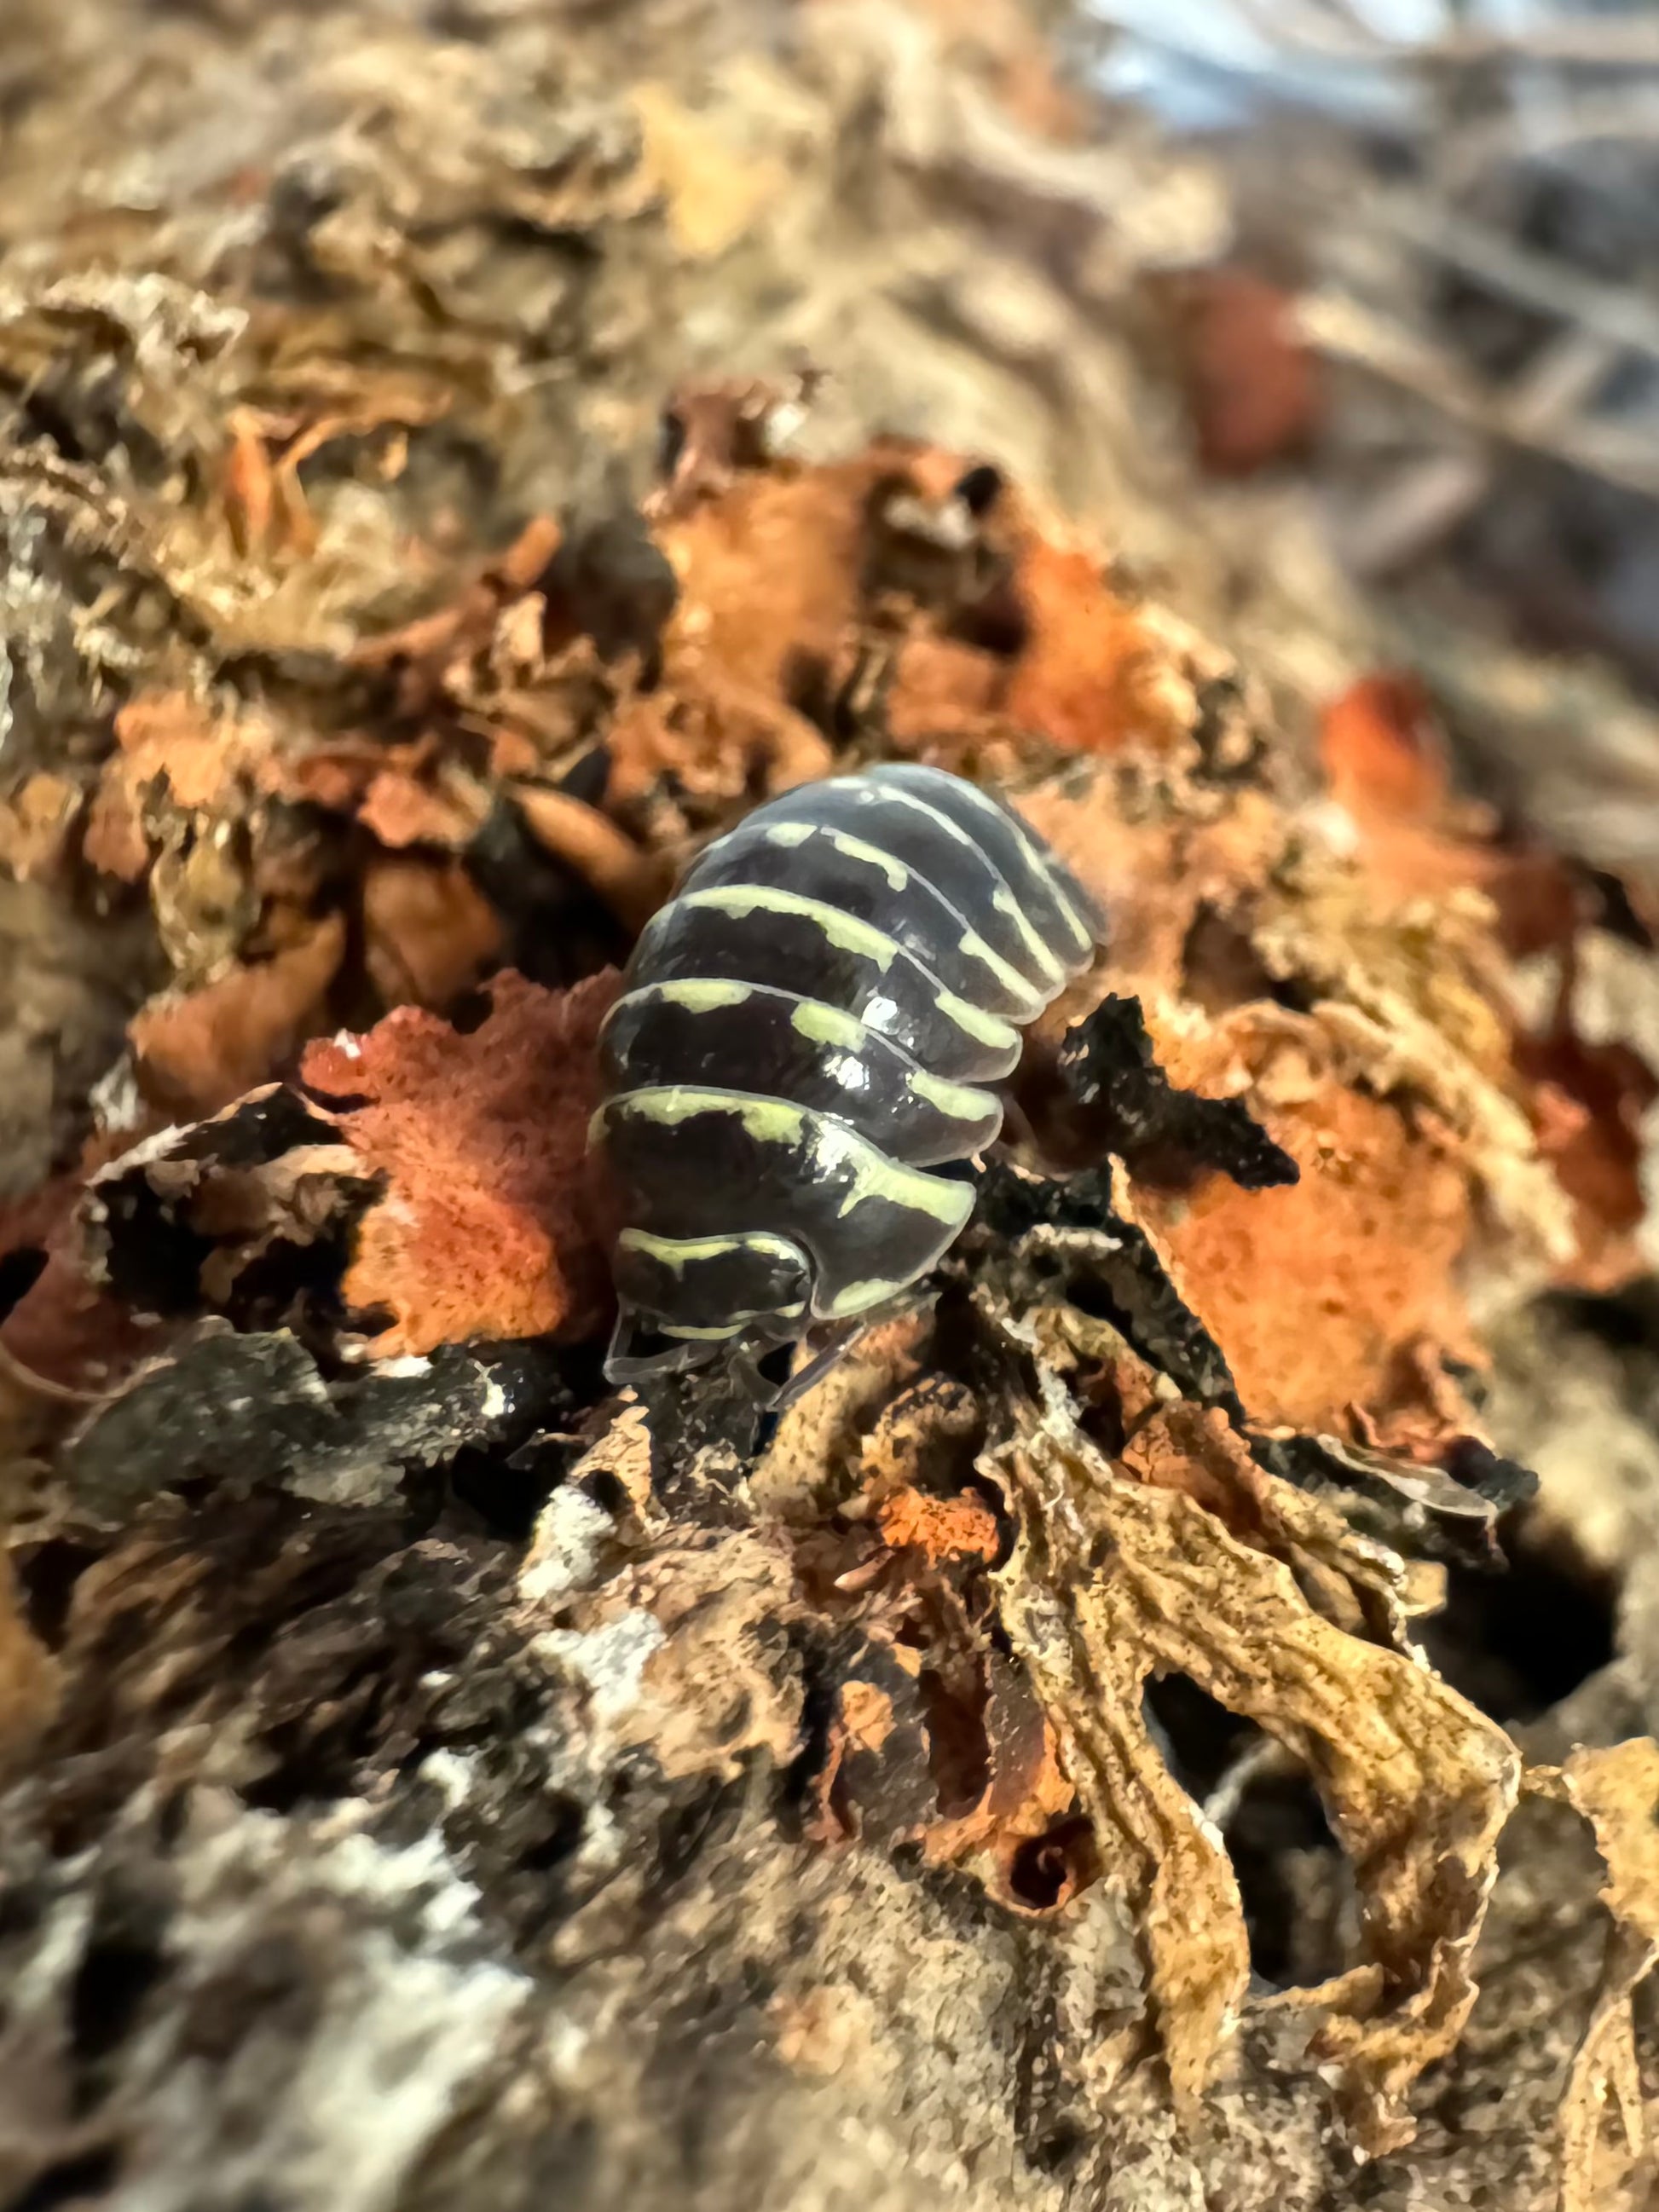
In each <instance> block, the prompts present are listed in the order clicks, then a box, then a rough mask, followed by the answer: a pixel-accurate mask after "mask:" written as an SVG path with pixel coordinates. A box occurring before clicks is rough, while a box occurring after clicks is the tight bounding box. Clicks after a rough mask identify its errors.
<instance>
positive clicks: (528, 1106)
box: [301, 970, 617, 1358]
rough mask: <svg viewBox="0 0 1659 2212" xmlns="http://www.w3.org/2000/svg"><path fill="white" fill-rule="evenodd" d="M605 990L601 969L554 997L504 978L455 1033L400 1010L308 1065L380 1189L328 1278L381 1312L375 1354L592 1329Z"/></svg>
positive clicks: (603, 1273) (308, 1059)
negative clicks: (479, 1013) (591, 1135)
mask: <svg viewBox="0 0 1659 2212" xmlns="http://www.w3.org/2000/svg"><path fill="white" fill-rule="evenodd" d="M616 986H617V979H616V976H615V975H614V973H612V972H611V971H609V970H607V971H606V973H605V974H604V975H594V976H590V977H589V978H588V979H587V981H585V982H582V983H579V984H577V985H576V986H575V987H574V989H573V990H570V991H566V992H562V993H558V992H552V991H544V990H543V989H541V988H540V987H538V985H536V984H534V983H530V982H527V981H526V980H525V978H524V977H523V976H521V975H502V976H500V977H498V978H497V979H496V981H495V982H494V983H493V984H492V985H491V986H490V990H489V996H490V1011H489V1016H488V1018H486V1019H485V1020H484V1021H483V1023H482V1024H480V1025H479V1027H478V1028H477V1030H473V1031H472V1032H471V1034H470V1035H466V1036H462V1035H460V1034H459V1033H458V1032H457V1031H456V1030H453V1029H451V1028H450V1027H449V1026H448V1025H447V1024H446V1023H444V1022H442V1021H440V1020H439V1019H438V1018H436V1017H435V1015H432V1014H428V1013H423V1012H416V1011H414V1010H412V1009H410V1008H407V1007H405V1008H400V1009H399V1010H398V1012H395V1013H392V1014H390V1015H388V1016H387V1017H386V1020H385V1021H383V1022H381V1023H380V1024H379V1025H378V1026H377V1027H376V1028H374V1029H373V1030H369V1031H368V1034H367V1035H366V1036H362V1037H356V1038H347V1039H337V1040H334V1041H332V1042H328V1041H322V1042H317V1043H314V1044H313V1045H312V1046H311V1047H310V1048H309V1049H308V1050H307V1053H306V1055H305V1058H304V1060H303V1061H302V1063H301V1080H302V1082H303V1083H304V1085H306V1086H307V1089H309V1090H310V1091H313V1092H314V1093H315V1094H316V1095H317V1096H318V1097H320V1098H321V1099H322V1100H323V1101H324V1103H329V1102H330V1101H331V1100H341V1101H344V1102H349V1103H345V1104H343V1106H342V1108H341V1109H340V1110H339V1112H338V1115H337V1119H338V1121H339V1125H340V1129H341V1133H342V1135H343V1138H344V1140H345V1142H346V1143H347V1144H348V1145H349V1146H350V1147H351V1148H352V1150H353V1151H354V1152H356V1153H357V1155H358V1157H359V1158H361V1159H362V1162H363V1164H364V1167H365V1170H367V1171H368V1172H369V1173H371V1174H374V1175H380V1176H384V1177H385V1178H386V1189H385V1194H384V1196H383V1197H382V1198H381V1199H380V1201H379V1202H378V1204H376V1205H375V1206H373V1207H372V1208H371V1209H370V1211H369V1212H368V1214H367V1215H366V1217H365V1218H364V1219H363V1221H362V1225H361V1226H360V1228H359V1231H358V1234H357V1241H356V1250H355V1252H354V1255H353V1257H352V1261H351V1264H350V1266H349V1268H348V1270H347V1273H346V1276H345V1282H344V1291H345V1295H346V1297H347V1299H348V1300H349V1303H350V1304H351V1305H352V1306H353V1307H354V1308H356V1310H358V1311H359V1312H362V1313H367V1314H377V1315H380V1314H384V1315H388V1316H391V1320H390V1325H389V1326H388V1327H386V1328H384V1329H383V1330H382V1331H381V1333H380V1334H379V1335H378V1336H377V1337H376V1338H375V1339H374V1343H373V1345H372V1346H371V1349H372V1351H373V1352H374V1353H375V1355H376V1356H377V1357H380V1358H392V1357H395V1356H397V1355H398V1354H400V1353H404V1352H430V1351H432V1350H434V1349H435V1347H436V1346H438V1345H441V1344H454V1343H465V1342H469V1341H473V1340H481V1339H501V1338H514V1337H526V1336H541V1335H544V1334H553V1333H557V1334H562V1335H564V1336H567V1337H576V1336H580V1335H583V1334H588V1333H590V1332H592V1330H593V1329H595V1328H597V1327H598V1326H599V1322H600V1321H601V1319H602V1317H603V1315H604V1312H605V1306H606V1304H607V1301H608V1298H609V1285H608V1272H607V1266H606V1254H607V1251H608V1249H609V1245H610V1242H611V1222H610V1219H609V1208H608V1204H607V1199H606V1194H605V1189H604V1187H603V1185H602V1183H601V1182H600V1181H599V1178H598V1177H597V1176H596V1175H595V1174H594V1172H593V1171H592V1169H591V1168H590V1167H589V1166H588V1165H587V1164H586V1150H587V1124H588V1121H589V1119H590V1117H591V1116H592V1113H593V1111H594V1109H595V1108H596V1106H597V1105H598V1103H599V1098H598V1080H599V1079H598V1067H597V1054H596V1051H595V1045H596V1042H597V1039H598V1036H599V1024H600V1023H601V1022H602V1021H603V1019H604V1018H605V1012H606V1011H607V1010H608V1008H609V1007H610V1006H611V1001H612V1000H613V998H614V997H615V995H616Z"/></svg>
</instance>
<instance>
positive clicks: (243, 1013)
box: [127, 915, 345, 1119]
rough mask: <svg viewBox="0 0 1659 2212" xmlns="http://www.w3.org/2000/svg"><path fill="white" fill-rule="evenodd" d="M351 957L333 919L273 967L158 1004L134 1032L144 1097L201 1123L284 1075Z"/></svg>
mask: <svg viewBox="0 0 1659 2212" xmlns="http://www.w3.org/2000/svg"><path fill="white" fill-rule="evenodd" d="M344 951H345V924H344V922H343V921H342V919H341V918H340V916H339V915H329V916H328V917H327V918H326V919H325V920H324V921H319V923H317V924H316V926H315V927H314V928H313V929H311V930H310V931H309V932H308V933H307V935H306V936H305V937H304V938H302V939H301V940H300V942H299V943H297V944H295V945H290V946H289V947H288V948H287V949H286V950H285V951H281V952H279V953H277V954H276V957H275V958H273V959H270V960H265V961H262V962H259V963H257V964H250V965H246V966H244V965H242V964H240V963H238V964H237V965H235V966H234V967H232V968H229V969H227V970H226V971H225V973H224V974H222V975H218V976H216V978H215V979H214V981H212V982H210V983H205V984H204V985H203V986H202V987H201V989H200V990H197V991H190V992H185V993H184V994H180V995H179V996H176V997H166V996H164V997H161V998H157V999H152V1000H150V1002H149V1005H148V1006H145V1007H143V1009H142V1010H141V1011H140V1012H138V1013H137V1015H135V1016H134V1018H133V1019H132V1022H131V1024H130V1026H129V1028H128V1031H127V1035H128V1038H129V1040H130V1042H131V1046H132V1051H133V1057H134V1060H135V1061H136V1063H137V1072H138V1079H139V1084H140V1086H141V1088H142V1089H143V1092H144V1095H145V1097H147V1098H149V1100H150V1101H151V1102H152V1103H154V1104H155V1105H156V1106H159V1107H161V1108H162V1109H164V1110H165V1111H167V1113H170V1114H175V1115H179V1117H180V1118H181V1119H194V1118H196V1117H198V1116H200V1115H206V1114H216V1113H217V1112H218V1110H219V1109H220V1108H221V1107H222V1106H228V1104H229V1103H230V1102H231V1100H232V1099H234V1098H239V1097H240V1096H241V1095H242V1093H243V1092H244V1091H251V1090H252V1088H253V1086H254V1085H256V1084H258V1083H263V1082H264V1081H265V1080H266V1079H268V1078H269V1077H270V1076H271V1075H273V1074H275V1073H278V1072H279V1071H280V1070H281V1069H282V1068H283V1067H284V1066H287V1065H288V1064H289V1062H291V1061H292V1060H293V1059H294V1056H295V1054H296V1053H297V1052H298V1051H299V1049H300V1047H301V1045H302V1044H303V1043H304V1042H305V1041H306V1039H307V1037H308V1036H313V1035H314V1034H315V1032H316V1030H317V1029H318V1027H319V1024H320V1023H321V1021H322V1018H323V1014H324V1010H325V1005H326V1002H327V998H328V991H329V986H330V985H331V983H332V982H333V981H334V978H335V975H336V974H337V971H338V969H339V966H340V962H341V960H342V958H343V955H344Z"/></svg>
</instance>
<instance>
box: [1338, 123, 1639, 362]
mask: <svg viewBox="0 0 1659 2212" xmlns="http://www.w3.org/2000/svg"><path fill="white" fill-rule="evenodd" d="M1656 119H1659V117H1656ZM1362 212H1363V213H1364V215H1365V216H1370V218H1371V219H1373V220H1375V221H1376V222H1380V223H1381V224H1382V226H1383V228H1384V229H1386V230H1388V231H1389V232H1390V233H1391V234H1393V235H1394V236H1395V238H1399V239H1403V240H1406V241H1407V243H1408V244H1410V245H1412V246H1416V247H1417V248H1418V249H1419V251H1420V252H1424V253H1427V254H1431V255H1432V256H1434V257H1435V258H1437V259H1438V260H1441V261H1445V262H1449V264H1451V266H1452V267H1453V268H1455V269H1461V270H1463V271H1464V273H1465V274H1466V275H1467V276H1475V277H1479V278H1480V281H1481V282H1482V283H1486V284H1490V285H1491V286H1492V288H1493V289H1494V290H1497V291H1501V292H1506V293H1508V295H1510V298H1511V299H1514V300H1519V301H1522V304H1523V305H1525V306H1527V307H1536V308H1538V309H1539V310H1540V312H1541V313H1544V314H1549V315H1559V316H1560V317H1561V318H1562V319H1564V320H1565V321H1566V322H1571V323H1576V324H1577V325H1579V327H1580V328H1581V329H1583V330H1585V331H1593V332H1594V333H1595V335H1596V336H1597V337H1601V338H1605V339H1607V341H1608V342H1609V343H1612V344H1613V345H1616V346H1620V347H1622V348H1623V349H1625V350H1626V352H1629V353H1634V354H1640V355H1641V356H1643V358H1644V360H1648V361H1653V362H1659V308H1656V307H1655V305H1654V303H1653V302H1652V301H1650V300H1649V299H1647V298H1645V297H1644V295H1643V294H1641V293H1640V292H1638V291H1635V290H1633V289H1621V288H1620V287H1616V286H1614V285H1611V284H1603V283H1599V282H1598V281H1597V280H1596V279H1595V277H1594V276H1581V275H1580V274H1579V273H1578V271H1577V270H1574V269H1571V268H1570V267H1569V266H1568V265H1567V264H1565V262H1562V261H1558V260H1556V259H1554V258H1553V257H1552V256H1550V255H1548V254H1544V253H1535V252H1533V251H1532V250H1531V249H1530V248H1529V247H1528V246H1517V245H1516V244H1515V243H1514V242H1513V241H1512V240H1510V239H1508V238H1505V237H1504V234H1503V233H1502V232H1501V231H1498V230H1494V229H1492V228H1491V227H1490V226H1489V225H1487V224H1486V223H1482V222H1471V221H1470V220H1469V218H1468V216H1461V215H1457V214H1455V213H1454V211H1453V210H1451V209H1449V208H1447V207H1444V206H1442V205H1439V204H1434V203H1431V202H1430V201H1428V200H1426V199H1422V198H1419V197H1415V196H1413V195H1411V194H1407V193H1391V194H1389V195H1387V196H1386V197H1384V196H1382V195H1379V196H1378V197H1376V199H1375V200H1374V201H1372V202H1370V204H1362Z"/></svg>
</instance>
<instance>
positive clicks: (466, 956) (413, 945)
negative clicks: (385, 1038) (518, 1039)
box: [362, 853, 503, 1007]
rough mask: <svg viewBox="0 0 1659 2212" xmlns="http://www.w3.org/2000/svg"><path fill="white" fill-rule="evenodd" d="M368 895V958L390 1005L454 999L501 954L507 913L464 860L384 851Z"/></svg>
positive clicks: (366, 874) (368, 873)
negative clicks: (492, 900) (498, 908)
mask: <svg viewBox="0 0 1659 2212" xmlns="http://www.w3.org/2000/svg"><path fill="white" fill-rule="evenodd" d="M362 902H363V903H362V912H363V964H364V966H365V967H366V968H367V969H368V978H369V981H371V982H372V983H373V984H374V987H375V989H376V990H377V991H378V992H379V993H380V996H381V998H382V999H383V1000H385V1001H386V1005H387V1006H402V1005H404V1004H405V1003H409V1004H411V1005H414V1006H433V1007H442V1006H448V1005H449V1004H450V1002H451V1001H452V1000H454V999H457V998H459V996H460V994H461V993H462V992H463V991H465V990H469V989H470V988H471V986H472V985H473V984H474V983H476V982H477V980H478V978H479V977H480V976H481V975H483V973H484V972H485V970H486V969H489V968H490V967H491V966H493V965H494V964H495V962H497V961H498V960H499V959H500V958H501V951H502V945H503V937H502V931H501V918H500V916H499V915H497V914H496V912H495V908H494V907H492V906H491V905H490V903H489V900H488V899H487V898H485V896H484V895H483V892H482V891H481V890H479V889H478V887H477V884H475V883H474V882H473V881H472V878H471V876H469V875H468V873H467V872H466V870H465V868H464V867H462V866H461V865H460V863H459V861H455V860H431V859H428V858H427V857H426V856H424V855H423V854H413V853H397V854H380V855H377V856H376V857H375V858H374V860H370V861H369V862H368V865H367V866H366V867H365V868H364V871H363V882H362Z"/></svg>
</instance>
